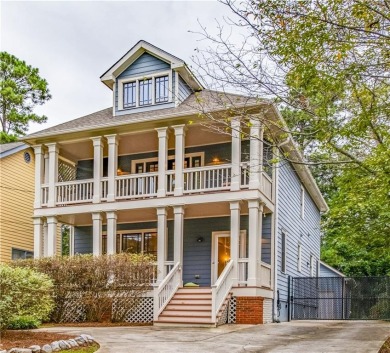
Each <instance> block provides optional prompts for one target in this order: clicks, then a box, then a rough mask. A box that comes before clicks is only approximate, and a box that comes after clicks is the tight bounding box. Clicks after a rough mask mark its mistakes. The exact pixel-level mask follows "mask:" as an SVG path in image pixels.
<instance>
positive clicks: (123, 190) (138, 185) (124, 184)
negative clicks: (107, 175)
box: [115, 173, 158, 199]
mask: <svg viewBox="0 0 390 353" xmlns="http://www.w3.org/2000/svg"><path fill="white" fill-rule="evenodd" d="M157 176H158V173H143V174H132V175H125V176H117V177H116V180H115V182H116V198H117V199H128V198H139V197H154V196H157Z"/></svg>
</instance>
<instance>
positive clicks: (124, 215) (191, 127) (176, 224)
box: [24, 41, 327, 325]
mask: <svg viewBox="0 0 390 353" xmlns="http://www.w3.org/2000/svg"><path fill="white" fill-rule="evenodd" d="M101 81H102V82H103V83H104V84H105V85H106V86H107V87H108V88H109V89H110V90H111V91H112V97H113V106H112V107H110V108H107V109H104V110H102V111H98V112H95V113H92V114H90V115H87V116H84V117H81V118H78V119H75V120H71V121H69V122H66V123H63V124H60V125H57V126H54V127H51V128H49V129H46V130H43V131H40V132H37V133H34V134H31V135H29V136H27V137H26V138H25V139H24V140H25V141H26V142H27V143H29V144H30V145H32V146H33V147H34V151H35V161H36V164H35V165H36V170H35V173H36V174H35V176H36V178H35V211H34V244H35V251H34V255H35V256H36V257H40V256H43V255H45V256H52V255H54V254H55V246H54V244H55V243H56V239H55V238H56V232H55V229H56V226H57V223H58V222H61V223H65V224H69V225H70V226H72V237H71V239H72V251H73V253H93V254H95V255H99V254H102V253H107V254H114V253H117V252H122V251H126V252H131V253H139V252H143V253H148V254H153V255H155V256H156V259H157V279H156V283H155V287H154V291H153V293H151V294H150V297H153V300H150V301H149V302H148V303H150V305H151V308H150V310H151V312H152V314H153V317H152V319H153V320H154V322H156V323H160V324H163V323H165V324H178V323H190V324H199V325H202V324H205V325H210V324H211V325H215V324H217V323H218V322H222V321H224V320H226V314H227V311H228V309H227V308H228V306H227V303H228V302H230V305H229V311H230V313H229V315H230V316H229V317H230V319H229V320H230V322H237V323H262V322H269V321H271V320H272V319H273V318H275V319H276V318H277V317H278V316H279V318H280V319H284V320H285V319H287V306H286V303H287V293H288V275H294V276H296V275H297V276H309V275H310V274H311V273H312V274H314V273H315V272H316V271H317V270H316V268H317V266H318V260H319V256H320V229H319V227H320V223H319V222H320V212H322V211H326V209H327V205H326V203H325V201H324V199H323V198H322V196H321V194H320V192H319V190H318V187H317V186H316V184H315V182H314V180H313V178H312V176H311V174H310V171H309V170H308V168H307V167H306V166H305V165H304V164H302V163H298V164H291V163H288V162H283V163H280V165H274V164H272V163H268V162H269V159H272V158H273V157H272V151H271V149H270V148H269V147H268V146H267V144H266V143H265V141H266V140H267V130H266V129H265V128H264V124H262V121H265V120H266V121H270V122H274V124H272V125H273V126H280V124H279V123H280V122H281V116H280V113H279V112H278V110H277V108H276V107H275V106H274V105H273V104H272V103H270V102H269V101H267V100H262V101H259V100H257V99H251V98H247V97H242V96H239V95H233V94H226V93H218V92H214V91H209V90H206V89H204V88H203V87H202V85H201V84H200V82H199V81H198V80H197V78H196V77H195V76H194V75H193V73H192V72H191V71H190V69H189V68H188V66H187V65H186V64H185V62H184V61H183V60H181V59H179V58H177V57H175V56H173V55H171V54H169V53H167V52H165V51H163V50H161V49H159V48H157V47H155V46H153V45H151V44H149V43H147V42H145V41H140V42H138V43H137V44H136V45H135V46H134V47H132V48H131V49H130V50H129V51H128V52H127V53H126V54H125V55H124V56H123V57H121V58H120V59H119V60H118V61H117V62H116V63H115V64H114V65H113V66H111V67H110V68H109V69H108V70H107V71H106V72H105V73H104V74H103V75H102V76H101ZM233 107H234V109H233ZM200 112H201V113H202V114H200ZM227 112H228V113H229V114H230V116H229V119H228V121H229V124H230V127H231V129H230V130H229V131H228V133H216V132H215V131H213V130H212V129H208V128H207V127H205V125H204V124H203V122H204V116H205V114H206V115H211V116H213V117H214V118H218V116H219V115H221V114H222V113H223V114H225V113H227ZM244 115H245V116H246V117H248V116H250V117H251V118H250V124H247V123H246V124H245V126H243V124H242V121H241V119H242V118H241V117H242V116H244ZM224 116H225V117H226V115H224ZM259 117H261V119H259ZM224 119H225V118H224ZM225 121H226V120H225ZM243 132H245V133H243ZM280 148H283V149H286V150H288V151H289V155H290V156H291V157H294V158H296V160H299V161H302V158H301V157H300V155H299V152H298V151H297V149H296V147H295V145H294V143H293V142H292V140H291V138H287V139H285V140H284V141H283V143H281V145H280ZM45 157H46V158H45ZM43 224H46V225H47V227H46V229H47V231H46V232H43V227H42V225H43ZM42 242H44V243H45V246H44V247H42ZM42 248H44V249H46V250H45V253H44V254H43V253H42V252H41V251H40V250H41V249H42ZM185 284H192V285H193V284H195V285H198V286H199V287H194V286H192V287H185ZM183 286H184V287H183ZM232 303H233V304H232ZM143 310H146V309H145V308H144V309H143Z"/></svg>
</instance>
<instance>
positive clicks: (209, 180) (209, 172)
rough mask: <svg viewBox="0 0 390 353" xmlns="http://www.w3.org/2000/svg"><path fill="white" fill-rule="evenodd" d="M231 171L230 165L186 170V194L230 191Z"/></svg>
mask: <svg viewBox="0 0 390 353" xmlns="http://www.w3.org/2000/svg"><path fill="white" fill-rule="evenodd" d="M231 170H232V167H231V165H230V164H222V165H219V166H208V167H198V168H187V169H184V192H185V193H192V192H202V191H211V190H229V189H230V180H231V177H232V175H231Z"/></svg>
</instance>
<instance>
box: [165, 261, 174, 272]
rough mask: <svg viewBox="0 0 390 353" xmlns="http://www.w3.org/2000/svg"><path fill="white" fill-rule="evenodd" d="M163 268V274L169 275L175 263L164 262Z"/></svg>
mask: <svg viewBox="0 0 390 353" xmlns="http://www.w3.org/2000/svg"><path fill="white" fill-rule="evenodd" d="M164 266H165V273H169V272H171V270H172V269H173V267H174V266H175V261H165V262H164Z"/></svg>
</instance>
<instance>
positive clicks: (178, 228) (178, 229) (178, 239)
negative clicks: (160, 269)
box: [173, 206, 184, 266]
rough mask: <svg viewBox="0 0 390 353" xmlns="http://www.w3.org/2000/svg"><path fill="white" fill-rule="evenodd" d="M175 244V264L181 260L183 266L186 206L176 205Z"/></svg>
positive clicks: (174, 208)
mask: <svg viewBox="0 0 390 353" xmlns="http://www.w3.org/2000/svg"><path fill="white" fill-rule="evenodd" d="M173 213H174V245H173V259H174V262H175V265H176V264H177V263H178V262H180V264H181V265H182V266H183V234H184V232H183V230H184V206H174V207H173Z"/></svg>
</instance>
